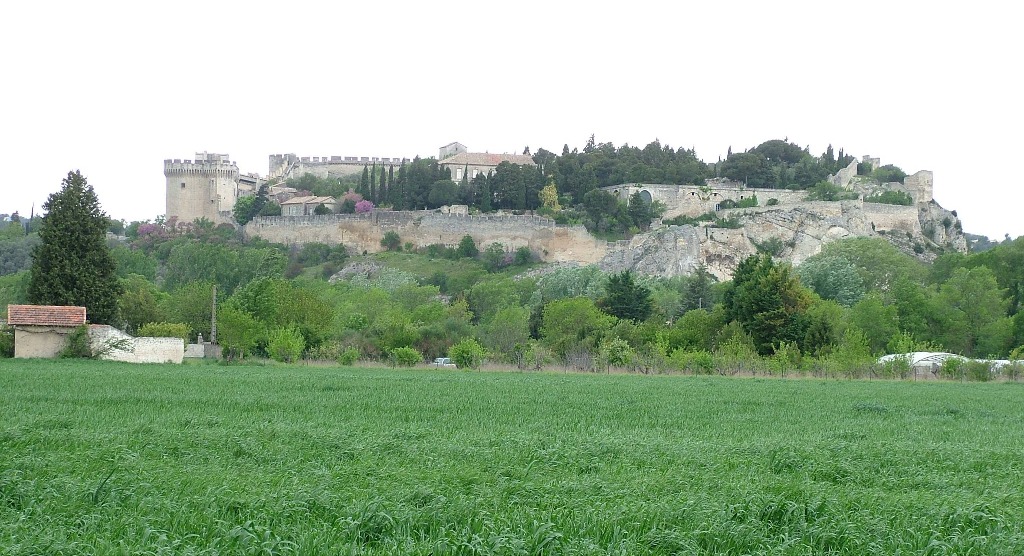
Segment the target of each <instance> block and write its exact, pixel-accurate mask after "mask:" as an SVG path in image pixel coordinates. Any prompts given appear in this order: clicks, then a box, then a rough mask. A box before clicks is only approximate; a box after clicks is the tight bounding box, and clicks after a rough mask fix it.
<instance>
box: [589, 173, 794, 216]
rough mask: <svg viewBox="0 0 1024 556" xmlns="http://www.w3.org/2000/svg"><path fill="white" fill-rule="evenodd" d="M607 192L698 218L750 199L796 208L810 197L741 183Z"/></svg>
mask: <svg viewBox="0 0 1024 556" xmlns="http://www.w3.org/2000/svg"><path fill="white" fill-rule="evenodd" d="M604 190H605V191H608V192H609V193H612V194H613V195H616V196H617V197H619V198H620V199H622V200H624V201H625V200H628V199H629V198H630V196H632V195H633V194H634V193H638V192H639V193H640V195H641V197H643V198H644V199H645V200H650V201H661V202H662V203H664V204H665V206H666V211H665V215H664V217H665V218H673V217H676V216H699V215H701V214H706V213H708V212H713V211H716V210H719V209H720V205H721V203H722V202H723V201H726V200H730V201H733V202H736V203H738V202H740V201H743V200H746V199H749V198H750V197H751V196H756V197H757V202H758V204H759V205H761V206H764V205H766V204H767V203H768V200H769V199H775V200H777V201H778V204H779V205H794V204H798V203H803V202H804V200H805V199H806V198H807V192H806V191H795V190H790V189H768V188H761V187H744V186H743V184H741V183H738V182H731V181H724V180H723V181H714V182H711V183H709V184H708V185H707V186H698V185H665V184H650V183H627V184H622V185H616V186H612V187H605V188H604Z"/></svg>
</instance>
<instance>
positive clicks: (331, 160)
mask: <svg viewBox="0 0 1024 556" xmlns="http://www.w3.org/2000/svg"><path fill="white" fill-rule="evenodd" d="M409 161H410V160H409V159H408V158H401V157H377V156H337V155H335V156H296V155H294V154H272V155H270V166H269V174H268V176H269V177H270V178H284V179H288V178H300V177H302V176H303V175H305V174H313V175H314V176H316V177H318V178H328V177H331V176H350V175H353V174H358V173H361V172H362V171H363V168H364V167H367V166H373V165H378V166H401V165H402V164H403V163H405V162H409Z"/></svg>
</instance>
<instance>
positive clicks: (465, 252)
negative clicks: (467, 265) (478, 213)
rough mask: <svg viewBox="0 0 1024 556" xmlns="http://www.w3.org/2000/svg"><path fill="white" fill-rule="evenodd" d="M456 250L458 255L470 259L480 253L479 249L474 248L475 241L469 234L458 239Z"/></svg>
mask: <svg viewBox="0 0 1024 556" xmlns="http://www.w3.org/2000/svg"><path fill="white" fill-rule="evenodd" d="M456 252H457V253H458V254H459V256H460V257H465V258H470V259H472V258H474V257H476V256H477V255H479V254H480V250H479V249H477V248H476V241H474V240H473V236H471V235H464V236H462V239H461V240H459V247H458V248H457V249H456Z"/></svg>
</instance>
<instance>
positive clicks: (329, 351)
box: [306, 340, 341, 361]
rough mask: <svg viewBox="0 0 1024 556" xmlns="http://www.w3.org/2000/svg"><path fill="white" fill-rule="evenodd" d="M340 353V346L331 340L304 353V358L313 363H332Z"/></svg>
mask: <svg viewBox="0 0 1024 556" xmlns="http://www.w3.org/2000/svg"><path fill="white" fill-rule="evenodd" d="M340 353H341V344H339V343H338V342H337V341H333V340H332V341H329V342H323V343H322V344H320V345H318V346H316V347H311V348H309V350H308V351H307V352H306V358H307V359H312V360H314V361H334V360H336V359H338V357H339V354H340Z"/></svg>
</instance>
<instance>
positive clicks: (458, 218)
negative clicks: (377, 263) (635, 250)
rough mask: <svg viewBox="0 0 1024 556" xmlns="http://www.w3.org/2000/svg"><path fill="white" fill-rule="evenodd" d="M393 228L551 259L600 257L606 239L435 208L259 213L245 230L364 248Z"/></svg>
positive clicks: (528, 220) (527, 219)
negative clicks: (470, 240) (499, 246)
mask: <svg viewBox="0 0 1024 556" xmlns="http://www.w3.org/2000/svg"><path fill="white" fill-rule="evenodd" d="M389 231H393V232H395V233H397V234H398V236H399V237H400V238H401V241H402V242H403V243H411V244H412V245H413V246H414V247H426V246H428V245H432V244H442V245H448V246H456V245H458V243H459V241H460V240H461V239H462V238H463V236H466V235H469V236H471V237H472V238H473V240H474V241H476V243H477V245H478V246H480V247H481V248H482V247H484V246H486V245H490V244H492V243H500V244H502V245H503V246H505V248H506V249H509V250H512V249H517V248H519V247H528V248H529V249H530V250H531V251H533V252H534V253H535V254H536V255H537V256H538V257H540V258H541V260H544V261H546V262H564V261H575V262H581V263H584V264H587V263H592V262H596V261H598V260H600V258H601V257H602V256H604V254H605V253H606V252H607V251H608V249H609V246H608V244H607V242H604V241H601V240H598V239H595V238H594V237H593V236H591V235H590V234H589V233H588V232H587V231H586V229H585V228H583V227H582V226H558V225H556V224H555V222H554V220H551V219H550V218H545V217H541V216H528V215H511V214H507V215H506V214H484V215H460V214H442V213H440V212H435V211H373V212H369V213H365V214H325V215H319V216H274V217H259V218H256V219H254V220H253V221H252V222H250V223H249V224H247V225H246V226H245V234H246V235H247V236H251V237H261V238H263V239H266V240H268V241H272V242H277V243H284V244H287V245H292V244H304V243H313V242H318V243H327V244H342V245H345V246H346V247H348V248H349V249H350V250H354V251H355V252H358V253H361V252H363V251H366V252H368V253H375V252H378V251H381V250H382V247H381V244H380V242H381V239H383V238H384V234H385V233H387V232H389Z"/></svg>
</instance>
